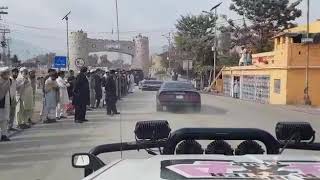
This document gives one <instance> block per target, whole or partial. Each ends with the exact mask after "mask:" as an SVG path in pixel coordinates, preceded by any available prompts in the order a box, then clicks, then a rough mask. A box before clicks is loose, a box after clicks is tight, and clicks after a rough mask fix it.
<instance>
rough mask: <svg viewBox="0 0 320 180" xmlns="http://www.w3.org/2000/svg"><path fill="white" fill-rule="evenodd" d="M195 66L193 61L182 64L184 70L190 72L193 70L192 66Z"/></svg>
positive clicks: (185, 61)
mask: <svg viewBox="0 0 320 180" xmlns="http://www.w3.org/2000/svg"><path fill="white" fill-rule="evenodd" d="M192 65H193V62H192V60H184V61H183V62H182V68H183V70H190V69H192V67H193V66H192Z"/></svg>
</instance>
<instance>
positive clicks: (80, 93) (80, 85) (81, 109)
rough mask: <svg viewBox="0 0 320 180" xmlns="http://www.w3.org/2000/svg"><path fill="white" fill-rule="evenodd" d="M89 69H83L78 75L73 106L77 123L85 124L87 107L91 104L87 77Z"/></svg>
mask: <svg viewBox="0 0 320 180" xmlns="http://www.w3.org/2000/svg"><path fill="white" fill-rule="evenodd" d="M87 71H88V68H87V67H82V68H81V70H80V73H79V74H78V76H77V78H76V80H75V84H74V91H73V101H72V103H73V105H75V116H74V121H75V123H83V122H84V121H88V120H87V119H86V111H87V109H86V106H87V105H89V104H90V90H89V81H88V79H87V77H86V72H87Z"/></svg>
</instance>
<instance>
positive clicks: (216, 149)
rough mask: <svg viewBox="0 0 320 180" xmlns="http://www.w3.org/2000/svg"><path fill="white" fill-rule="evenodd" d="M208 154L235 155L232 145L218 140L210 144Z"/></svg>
mask: <svg viewBox="0 0 320 180" xmlns="http://www.w3.org/2000/svg"><path fill="white" fill-rule="evenodd" d="M205 152H206V154H223V155H233V149H232V148H231V146H230V144H228V143H227V142H226V141H223V140H216V141H213V142H211V143H210V144H208V146H207V149H206V151H205Z"/></svg>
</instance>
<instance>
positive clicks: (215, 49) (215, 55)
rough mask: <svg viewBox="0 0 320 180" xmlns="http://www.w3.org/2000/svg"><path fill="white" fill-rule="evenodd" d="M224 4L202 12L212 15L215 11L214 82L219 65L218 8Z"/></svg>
mask: <svg viewBox="0 0 320 180" xmlns="http://www.w3.org/2000/svg"><path fill="white" fill-rule="evenodd" d="M221 4H222V2H220V3H218V4H217V5H215V6H213V7H212V8H211V9H210V12H207V11H202V12H204V13H207V14H210V15H212V11H213V10H214V17H215V21H214V45H213V47H212V51H213V78H212V79H213V80H215V79H216V64H217V46H218V35H217V34H218V33H217V20H218V7H219V6H220V5H221Z"/></svg>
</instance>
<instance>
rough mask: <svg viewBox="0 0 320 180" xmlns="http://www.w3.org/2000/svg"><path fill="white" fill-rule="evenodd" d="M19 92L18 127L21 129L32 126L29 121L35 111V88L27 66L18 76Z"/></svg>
mask: <svg viewBox="0 0 320 180" xmlns="http://www.w3.org/2000/svg"><path fill="white" fill-rule="evenodd" d="M17 93H18V97H19V100H18V102H19V106H18V109H19V110H18V111H17V119H18V127H19V128H21V129H26V128H30V125H28V124H27V123H28V122H30V121H31V118H32V112H33V106H34V104H33V90H32V87H31V81H30V79H29V73H28V70H27V69H26V68H24V67H23V68H21V69H20V75H19V76H18V78H17Z"/></svg>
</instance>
